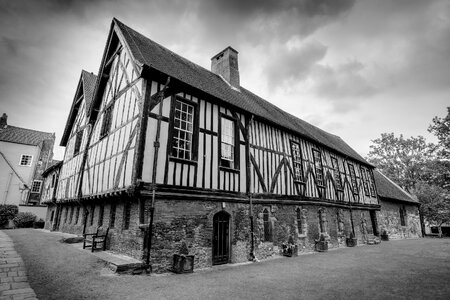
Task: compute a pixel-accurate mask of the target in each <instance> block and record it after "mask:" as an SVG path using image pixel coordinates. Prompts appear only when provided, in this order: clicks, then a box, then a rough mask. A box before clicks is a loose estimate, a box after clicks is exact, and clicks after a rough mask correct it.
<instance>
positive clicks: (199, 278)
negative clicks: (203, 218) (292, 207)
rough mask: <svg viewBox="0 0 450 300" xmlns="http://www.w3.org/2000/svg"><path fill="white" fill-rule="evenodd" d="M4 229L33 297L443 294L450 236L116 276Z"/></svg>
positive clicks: (55, 245)
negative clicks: (192, 270)
mask: <svg viewBox="0 0 450 300" xmlns="http://www.w3.org/2000/svg"><path fill="white" fill-rule="evenodd" d="M6 233H7V234H8V235H9V236H10V237H11V238H12V239H13V241H14V244H15V248H16V250H17V251H18V252H19V253H20V255H21V256H22V258H23V260H24V262H25V265H26V267H27V270H28V276H29V281H30V284H31V287H32V288H33V289H34V290H35V292H36V294H37V296H38V298H39V299H179V298H190V299H324V298H334V299H398V298H406V299H424V298H426V299H450V285H449V284H448V278H450V239H417V240H402V241H390V242H384V243H382V244H380V245H374V246H364V247H356V248H346V249H339V250H335V251H329V252H327V253H316V254H308V255H301V256H298V257H293V258H280V259H274V260H270V261H265V262H260V263H252V264H247V265H234V266H233V265H225V266H219V267H214V268H212V269H208V270H204V271H196V272H195V273H193V274H185V275H174V274H169V275H163V276H161V275H156V276H142V275H141V276H131V275H120V276H119V275H113V274H111V273H110V272H108V271H106V270H105V268H104V263H103V262H101V261H99V260H98V259H97V258H96V257H95V256H92V255H91V254H90V252H89V251H81V250H79V249H76V248H75V247H73V246H71V245H67V244H62V243H59V242H58V239H60V236H58V235H56V234H53V233H45V232H42V231H37V230H33V229H20V230H9V231H6Z"/></svg>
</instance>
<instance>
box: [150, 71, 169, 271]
mask: <svg viewBox="0 0 450 300" xmlns="http://www.w3.org/2000/svg"><path fill="white" fill-rule="evenodd" d="M169 83H170V77H168V78H167V81H166V84H165V85H164V88H163V91H165V90H166V89H167V87H168V85H169ZM150 92H151V91H149V93H150ZM158 92H159V88H158ZM163 97H164V95H161V96H160V98H161V99H158V100H159V101H158V102H159V111H158V123H157V125H156V137H155V141H154V142H153V147H154V155H153V170H152V201H151V203H150V216H149V225H148V229H147V252H146V257H145V266H146V272H147V273H150V272H151V265H150V252H151V249H152V237H153V219H154V214H155V198H156V171H157V167H158V154H159V146H160V143H159V138H160V135H161V120H162V113H163V106H162V100H163ZM144 113H147V114H148V113H149V112H148V111H144Z"/></svg>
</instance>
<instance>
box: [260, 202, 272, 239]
mask: <svg viewBox="0 0 450 300" xmlns="http://www.w3.org/2000/svg"><path fill="white" fill-rule="evenodd" d="M262 215H263V231H264V242H272V228H271V224H270V209H268V208H264V209H263V212H262ZM266 217H267V220H266Z"/></svg>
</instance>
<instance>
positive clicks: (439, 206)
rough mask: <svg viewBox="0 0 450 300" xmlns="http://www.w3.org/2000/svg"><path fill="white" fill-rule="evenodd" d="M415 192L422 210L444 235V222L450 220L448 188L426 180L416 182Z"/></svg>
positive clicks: (440, 233) (440, 234)
mask: <svg viewBox="0 0 450 300" xmlns="http://www.w3.org/2000/svg"><path fill="white" fill-rule="evenodd" d="M413 193H414V194H415V195H416V197H417V198H418V199H419V202H420V204H421V205H420V212H421V214H422V216H423V217H424V218H425V219H426V220H427V221H428V222H430V223H431V224H434V225H436V226H438V230H439V237H442V224H444V223H449V222H450V195H449V194H448V193H447V190H446V189H444V188H441V187H439V186H437V185H431V184H428V183H425V182H420V183H418V184H416V186H415V189H414V191H413Z"/></svg>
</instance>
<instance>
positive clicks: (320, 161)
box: [312, 148, 325, 187]
mask: <svg viewBox="0 0 450 300" xmlns="http://www.w3.org/2000/svg"><path fill="white" fill-rule="evenodd" d="M314 153H317V154H318V155H319V161H316V155H314ZM312 155H313V163H314V172H315V176H316V182H317V185H318V186H321V187H324V186H325V176H324V173H325V172H324V170H323V162H322V153H321V152H320V151H319V150H318V149H314V148H313V149H312ZM318 163H319V165H320V169H318V168H317V165H318ZM318 171H320V176H321V183H320V182H319V179H318V176H317V175H318V174H319V172H318Z"/></svg>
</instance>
